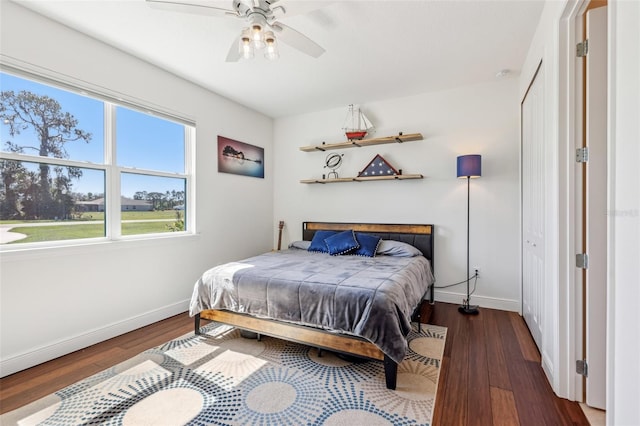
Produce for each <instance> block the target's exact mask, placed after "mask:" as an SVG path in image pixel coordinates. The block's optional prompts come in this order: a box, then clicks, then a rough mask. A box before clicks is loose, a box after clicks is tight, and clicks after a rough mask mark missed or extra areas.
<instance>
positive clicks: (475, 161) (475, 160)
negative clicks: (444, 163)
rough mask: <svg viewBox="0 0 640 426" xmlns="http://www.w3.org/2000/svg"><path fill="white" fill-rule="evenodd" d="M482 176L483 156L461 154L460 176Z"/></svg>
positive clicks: (459, 160)
mask: <svg viewBox="0 0 640 426" xmlns="http://www.w3.org/2000/svg"><path fill="white" fill-rule="evenodd" d="M480 176H482V157H481V156H480V155H461V156H459V157H458V177H459V178H467V177H469V178H478V177H480Z"/></svg>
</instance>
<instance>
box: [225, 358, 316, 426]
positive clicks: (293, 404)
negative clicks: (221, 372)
mask: <svg viewBox="0 0 640 426" xmlns="http://www.w3.org/2000/svg"><path fill="white" fill-rule="evenodd" d="M241 391H242V394H243V395H244V398H243V401H242V408H241V409H240V411H239V412H238V415H237V417H236V419H235V421H236V422H237V423H238V424H277V425H300V424H313V423H315V419H316V418H317V417H318V416H319V415H320V414H321V413H322V406H323V404H324V401H325V400H326V399H327V392H326V390H325V389H324V387H323V386H321V385H320V384H319V383H318V382H317V381H315V380H309V376H306V375H305V374H304V373H303V372H301V371H299V370H296V369H293V368H282V367H279V366H266V367H264V368H262V369H260V370H258V371H256V372H255V373H254V374H252V375H251V376H249V377H247V379H246V380H245V381H244V382H243V383H242V385H241Z"/></svg>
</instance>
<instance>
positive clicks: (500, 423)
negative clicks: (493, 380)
mask: <svg viewBox="0 0 640 426" xmlns="http://www.w3.org/2000/svg"><path fill="white" fill-rule="evenodd" d="M491 412H492V414H493V425H495V426H513V425H519V424H520V419H519V418H518V410H517V409H516V401H515V399H514V398H513V392H511V391H509V390H505V389H500V388H496V387H493V386H492V387H491Z"/></svg>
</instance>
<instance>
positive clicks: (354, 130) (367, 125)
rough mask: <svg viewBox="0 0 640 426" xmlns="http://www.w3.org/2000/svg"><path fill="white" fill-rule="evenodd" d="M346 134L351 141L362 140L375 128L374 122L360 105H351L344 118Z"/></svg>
mask: <svg viewBox="0 0 640 426" xmlns="http://www.w3.org/2000/svg"><path fill="white" fill-rule="evenodd" d="M343 129H344V134H345V135H346V136H347V139H349V140H350V141H353V140H361V139H363V138H364V137H365V136H366V135H367V133H369V132H370V131H371V130H373V124H371V121H370V120H369V119H368V118H367V117H366V116H365V115H364V113H363V112H362V111H361V110H360V108H359V107H357V106H353V104H351V105H349V112H348V113H347V117H346V118H345V120H344V127H343Z"/></svg>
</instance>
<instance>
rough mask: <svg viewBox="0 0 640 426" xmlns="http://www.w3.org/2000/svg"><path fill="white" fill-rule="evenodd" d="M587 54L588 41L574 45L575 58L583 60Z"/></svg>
mask: <svg viewBox="0 0 640 426" xmlns="http://www.w3.org/2000/svg"><path fill="white" fill-rule="evenodd" d="M588 53H589V40H585V41H582V42H580V43H578V44H576V56H577V57H578V58H583V57H585V56H587V54H588Z"/></svg>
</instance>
